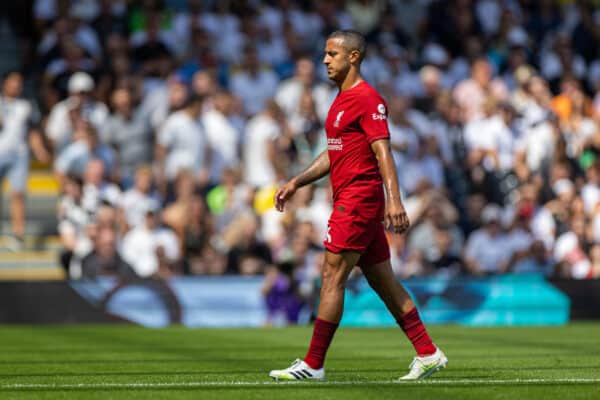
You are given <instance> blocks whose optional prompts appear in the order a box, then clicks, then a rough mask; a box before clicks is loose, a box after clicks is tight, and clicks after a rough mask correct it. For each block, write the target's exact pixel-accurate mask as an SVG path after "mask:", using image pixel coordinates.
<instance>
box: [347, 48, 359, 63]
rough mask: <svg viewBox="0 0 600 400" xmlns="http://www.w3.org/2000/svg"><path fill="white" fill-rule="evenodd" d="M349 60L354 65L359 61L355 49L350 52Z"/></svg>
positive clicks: (357, 52)
mask: <svg viewBox="0 0 600 400" xmlns="http://www.w3.org/2000/svg"><path fill="white" fill-rule="evenodd" d="M349 59H350V62H351V63H352V64H355V63H356V64H357V63H358V62H359V61H360V51H358V50H356V49H354V50H351V51H350V55H349Z"/></svg>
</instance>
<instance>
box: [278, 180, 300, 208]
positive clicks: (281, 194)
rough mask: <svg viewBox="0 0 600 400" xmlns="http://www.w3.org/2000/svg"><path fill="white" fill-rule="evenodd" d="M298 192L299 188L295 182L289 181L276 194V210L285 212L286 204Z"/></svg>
mask: <svg viewBox="0 0 600 400" xmlns="http://www.w3.org/2000/svg"><path fill="white" fill-rule="evenodd" d="M296 190H298V186H296V183H295V182H294V181H289V182H288V183H286V184H285V185H283V186H282V187H280V188H279V189H277V192H276V193H275V208H276V209H277V211H279V212H283V208H284V205H285V202H286V201H288V200H289V199H290V198H291V197H292V196H293V195H294V193H296Z"/></svg>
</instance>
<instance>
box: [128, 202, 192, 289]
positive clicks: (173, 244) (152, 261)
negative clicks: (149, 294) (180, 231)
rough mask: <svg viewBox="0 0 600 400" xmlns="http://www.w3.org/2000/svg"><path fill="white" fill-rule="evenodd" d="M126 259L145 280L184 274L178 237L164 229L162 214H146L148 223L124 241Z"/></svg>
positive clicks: (131, 232)
mask: <svg viewBox="0 0 600 400" xmlns="http://www.w3.org/2000/svg"><path fill="white" fill-rule="evenodd" d="M122 254H123V259H124V260H125V261H126V262H127V263H128V264H129V265H131V267H132V268H133V270H134V271H135V273H136V274H137V275H139V276H140V277H142V278H152V277H157V278H168V277H171V276H173V275H174V274H177V273H180V272H181V266H180V261H181V249H180V244H179V241H178V240H177V236H175V234H174V233H173V231H171V230H170V229H169V228H165V227H161V225H160V215H159V214H158V210H156V209H152V208H149V209H147V210H146V215H145V220H144V223H143V224H141V225H138V226H137V227H136V228H133V229H132V230H130V231H129V232H128V233H127V234H126V235H125V237H124V238H123V243H122Z"/></svg>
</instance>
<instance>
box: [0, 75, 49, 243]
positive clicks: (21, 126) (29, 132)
mask: <svg viewBox="0 0 600 400" xmlns="http://www.w3.org/2000/svg"><path fill="white" fill-rule="evenodd" d="M22 92H23V76H22V75H21V74H20V73H19V72H16V71H9V72H8V73H6V74H5V75H4V76H3V79H2V91H1V92H0V183H2V182H3V181H4V178H7V179H8V181H9V182H10V217H11V225H12V235H11V236H10V241H9V242H8V245H9V247H10V248H11V249H13V250H18V249H20V248H22V247H23V246H24V236H25V191H26V189H27V177H28V175H29V146H28V144H29V143H31V144H32V150H34V153H35V155H36V156H37V158H38V159H40V160H42V161H44V162H47V161H48V160H49V155H48V154H47V152H46V150H45V148H44V146H43V145H42V144H41V141H42V139H41V137H40V132H39V131H38V130H37V128H36V124H37V122H38V117H39V116H38V115H37V113H36V109H35V108H34V107H33V104H32V103H30V102H29V101H27V100H25V99H22V98H21V94H22Z"/></svg>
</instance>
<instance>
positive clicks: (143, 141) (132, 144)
mask: <svg viewBox="0 0 600 400" xmlns="http://www.w3.org/2000/svg"><path fill="white" fill-rule="evenodd" d="M111 106H112V107H113V113H112V114H111V115H110V116H109V118H108V120H107V121H106V124H105V126H104V127H103V131H104V133H103V135H102V136H103V137H104V138H105V140H106V143H107V144H110V145H111V146H112V147H113V148H114V149H115V151H116V157H117V162H118V165H119V176H118V180H119V181H120V182H121V183H122V184H123V186H125V187H130V186H131V183H132V181H133V175H134V172H135V170H136V169H137V167H139V166H140V165H142V164H150V163H151V162H152V150H153V149H152V142H153V139H154V138H153V132H152V129H151V126H150V123H149V122H150V121H149V120H148V118H147V115H144V114H143V110H142V109H141V108H139V107H138V106H136V104H134V102H133V99H132V95H131V92H130V89H129V88H127V87H120V88H117V89H115V90H114V91H113V93H112V95H111Z"/></svg>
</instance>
